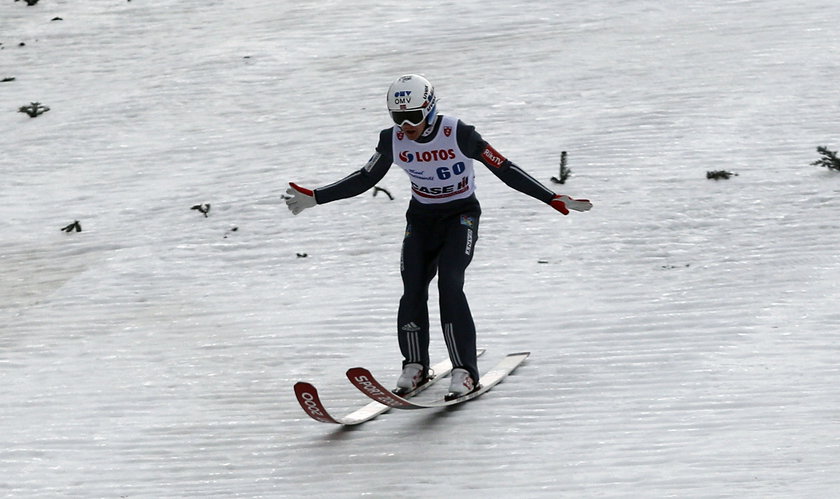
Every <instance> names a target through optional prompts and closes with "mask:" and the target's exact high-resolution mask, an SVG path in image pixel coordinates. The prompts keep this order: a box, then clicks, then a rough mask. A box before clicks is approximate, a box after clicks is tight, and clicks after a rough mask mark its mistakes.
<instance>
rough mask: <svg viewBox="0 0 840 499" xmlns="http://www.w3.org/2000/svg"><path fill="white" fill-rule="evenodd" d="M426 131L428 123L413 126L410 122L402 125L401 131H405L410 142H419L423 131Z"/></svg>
mask: <svg viewBox="0 0 840 499" xmlns="http://www.w3.org/2000/svg"><path fill="white" fill-rule="evenodd" d="M425 129H426V121H425V120H424V121H421V122H420V124H419V125H412V124H411V123H409V122H407V121H406V122H403V124H402V125H400V130H402V131H403V133H404V134H405V136H406V137H408V139H409V140H417V139H419V138H420V135H421V134H422V133H423V130H425Z"/></svg>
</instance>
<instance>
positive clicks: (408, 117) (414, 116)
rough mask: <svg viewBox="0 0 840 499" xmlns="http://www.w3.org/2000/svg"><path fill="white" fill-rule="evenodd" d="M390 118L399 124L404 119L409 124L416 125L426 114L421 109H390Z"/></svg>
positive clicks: (403, 121)
mask: <svg viewBox="0 0 840 499" xmlns="http://www.w3.org/2000/svg"><path fill="white" fill-rule="evenodd" d="M391 119H392V120H394V123H396V124H397V125H400V126H401V125H402V124H403V123H405V122H406V121H407V122H408V124H409V125H414V126H417V125H419V124H420V123H422V122H423V120H424V119H426V114H425V113H424V112H423V110H422V109H412V110H410V111H403V110H399V111H391Z"/></svg>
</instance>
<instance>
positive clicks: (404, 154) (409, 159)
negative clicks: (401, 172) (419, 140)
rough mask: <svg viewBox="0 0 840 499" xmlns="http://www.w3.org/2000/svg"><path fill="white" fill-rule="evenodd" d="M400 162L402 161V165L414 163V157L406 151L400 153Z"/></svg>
mask: <svg viewBox="0 0 840 499" xmlns="http://www.w3.org/2000/svg"><path fill="white" fill-rule="evenodd" d="M400 161H402V162H403V163H411V162H412V161H414V155H413V154H411V153H410V152H408V151H401V152H400Z"/></svg>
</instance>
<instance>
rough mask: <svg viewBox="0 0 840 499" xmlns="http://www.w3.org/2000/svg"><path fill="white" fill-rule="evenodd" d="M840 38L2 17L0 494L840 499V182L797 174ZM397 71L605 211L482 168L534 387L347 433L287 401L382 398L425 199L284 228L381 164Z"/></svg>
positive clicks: (497, 344) (431, 7)
mask: <svg viewBox="0 0 840 499" xmlns="http://www.w3.org/2000/svg"><path fill="white" fill-rule="evenodd" d="M838 15H840V6H838V5H837V4H836V3H835V2H830V1H828V0H813V1H809V2H806V3H805V4H791V3H788V2H781V1H779V0H755V1H744V0H725V1H710V0H699V1H693V2H689V3H688V4H687V5H683V4H680V3H673V5H671V4H670V3H669V4H665V3H663V2H653V1H647V0H636V1H622V0H609V1H607V2H601V3H597V2H596V3H593V4H590V5H581V4H579V3H574V2H552V3H543V4H538V5H534V4H526V3H506V2H494V1H490V2H478V1H474V0H467V1H461V2H451V1H444V2H426V3H423V4H420V5H414V4H406V3H404V2H402V3H398V2H390V1H386V2H368V1H350V2H347V1H344V2H337V1H324V2H319V3H304V4H299V3H298V4H295V3H292V2H278V1H277V0H271V1H269V0H253V1H250V2H234V1H232V0H205V1H195V0H182V1H179V2H171V1H170V2H167V1H162V0H156V1H155V0H148V1H143V0H133V1H130V2H125V1H117V0H107V1H106V0H96V1H89V2H69V1H60V0H54V1H50V0H42V1H40V2H39V3H38V4H37V5H35V6H32V7H27V6H26V5H25V4H24V2H11V1H6V2H3V4H2V5H0V44H2V45H0V79H3V78H8V77H14V78H15V79H14V81H9V82H4V83H0V149H2V154H0V175H2V184H0V185H2V187H0V220H2V222H3V229H2V231H0V247H1V248H2V250H0V279H2V286H0V321H2V322H0V323H2V329H0V399H2V404H0V492H2V494H4V495H6V496H9V497H191V496H203V497H302V496H314V497H444V496H446V495H449V494H453V493H454V494H458V496H459V497H481V498H484V497H512V496H520V497H574V498H577V497H761V498H767V497H808V498H811V497H840V494H838V492H837V490H838V487H840V461H838V458H837V456H838V455H840V361H838V359H840V355H838V354H840V347H839V346H838V345H840V342H838V340H840V333H838V325H840V311H838V310H840V308H838V298H840V289H838V288H839V287H840V284H838V282H840V254H838V252H837V247H838V243H840V237H839V236H838V230H839V229H840V222H838V220H839V219H840V217H838V214H840V196H838V193H840V174H838V173H837V172H833V171H829V170H827V169H825V168H819V167H816V166H811V165H810V163H811V162H812V161H814V160H816V159H818V156H817V154H816V152H815V148H816V146H819V145H826V146H828V147H829V148H830V149H832V150H837V149H838V148H840V144H838V126H837V123H838V119H837V117H838V116H840V100H838V99H837V90H836V88H837V86H836V82H837V81H838V77H840V62H838V61H840V59H838V52H839V51H840V41H838V40H840V39H838V38H837V37H836V36H835V33H836V23H835V22H834V20H835V19H836V18H837V17H838ZM55 17H60V18H61V19H62V20H60V21H59V20H56V21H51V19H53V18H55ZM21 42H23V43H25V45H24V46H20V45H19V44H20V43H21ZM406 72H420V73H423V74H425V75H427V76H428V77H429V78H430V79H431V80H432V81H433V82H434V83H435V84H436V87H437V92H438V94H439V96H440V99H441V100H440V108H441V112H442V113H444V114H447V113H449V114H454V115H457V116H459V117H460V118H462V119H463V120H465V121H467V122H469V123H472V124H475V125H476V126H477V127H478V130H479V131H480V132H481V133H482V135H483V136H484V137H485V138H486V139H488V140H489V141H490V142H491V143H492V144H493V145H494V146H495V147H496V148H497V149H498V150H499V151H501V152H502V153H503V154H505V155H506V156H507V157H509V158H511V159H512V160H514V161H515V162H517V163H518V164H519V165H521V166H522V167H523V168H524V169H526V170H527V171H528V172H530V173H531V174H532V175H533V176H535V177H537V178H539V179H540V180H542V181H544V182H546V183H547V184H548V183H549V180H548V179H549V178H550V177H551V176H554V175H556V174H557V166H558V163H559V158H560V152H561V151H563V150H565V151H568V154H569V166H570V167H571V169H572V171H573V176H572V177H571V179H570V181H569V182H568V183H567V184H566V185H564V186H557V187H558V190H560V191H561V192H563V193H566V194H570V195H573V196H580V197H587V198H589V199H591V200H592V201H593V202H594V204H595V207H594V208H593V210H592V211H591V212H589V213H585V214H579V213H573V214H572V215H570V216H568V217H563V216H562V215H560V214H558V213H556V212H554V211H553V210H551V209H550V208H547V207H546V206H544V205H541V204H540V203H538V202H535V201H534V200H532V199H530V198H527V197H525V196H522V195H520V194H518V193H516V192H514V191H512V190H510V189H508V188H507V187H506V186H504V185H503V184H501V183H500V182H498V181H497V180H496V179H495V178H494V177H493V176H492V174H490V173H489V172H486V171H483V172H482V171H479V173H478V182H479V198H480V199H481V202H482V206H483V209H484V214H483V217H482V225H481V233H480V241H479V242H478V245H477V253H476V257H475V260H474V261H473V264H472V266H471V268H470V271H469V273H468V295H469V297H470V300H471V306H472V309H473V313H474V315H475V318H476V322H477V324H478V327H479V345H480V346H482V347H484V348H487V350H488V352H487V354H486V355H485V357H484V358H483V361H482V365H483V366H484V367H485V368H486V367H488V366H490V365H492V363H494V362H495V361H496V360H498V359H500V358H501V357H502V356H504V354H505V353H508V352H514V351H523V350H528V351H531V352H532V355H531V357H530V359H529V360H528V361H527V362H526V363H525V364H524V365H523V366H521V367H520V368H519V369H518V370H517V371H516V372H515V373H514V374H513V375H512V376H511V377H510V378H508V379H507V380H506V381H505V382H504V383H502V384H500V385H499V386H497V387H496V388H494V389H493V391H492V392H491V393H489V394H487V395H486V396H484V397H482V398H480V399H477V400H476V401H474V402H470V403H468V404H464V405H462V406H459V407H458V408H456V409H452V410H443V411H425V412H419V413H418V412H411V413H406V412H400V413H398V412H396V411H392V412H389V413H386V414H385V415H383V416H381V417H380V418H378V419H376V420H374V421H373V422H371V423H368V424H365V425H363V426H362V427H358V428H355V429H341V428H335V427H331V426H327V425H323V424H319V423H316V422H314V421H312V420H310V419H309V418H308V417H307V416H306V415H305V414H304V413H303V411H302V410H301V409H300V407H299V406H298V404H297V402H296V401H295V399H294V394H293V392H292V385H293V384H294V382H296V381H297V380H300V379H305V380H308V381H311V382H313V383H315V384H316V385H317V386H319V387H320V390H321V395H322V397H323V398H324V400H325V403H326V404H327V406H328V409H330V410H332V411H334V412H336V413H337V414H341V413H343V412H344V411H349V410H352V409H355V408H356V407H358V406H359V405H361V404H364V403H366V402H367V400H366V399H365V398H364V397H363V396H362V395H361V394H358V393H356V392H355V390H354V389H353V388H352V387H351V386H350V385H349V383H347V382H346V380H345V379H344V371H345V370H346V369H347V368H349V367H352V366H355V365H364V366H366V367H368V368H370V369H371V370H372V371H373V372H374V373H376V374H378V375H379V376H380V377H382V378H383V379H384V380H386V381H387V382H393V381H394V379H395V377H396V375H397V371H398V368H399V361H400V358H399V352H398V349H397V344H396V336H395V323H394V322H395V316H396V306H397V301H398V298H399V295H400V291H401V284H400V280H399V273H398V265H399V243H400V240H401V237H402V231H403V228H404V219H403V213H404V209H405V205H406V203H407V201H408V196H409V194H408V188H407V182H406V179H405V178H404V176H403V174H402V173H401V172H399V171H398V170H397V169H396V168H395V169H393V172H392V173H389V175H388V176H387V177H386V178H385V179H384V180H383V182H382V184H381V186H382V187H385V188H387V189H388V190H389V191H390V192H392V193H393V194H394V195H395V196H396V198H397V199H396V200H395V201H388V200H387V199H386V198H385V197H383V196H381V195H380V196H377V197H372V196H370V195H369V194H366V195H363V196H360V197H358V198H355V199H352V200H347V201H343V202H338V203H334V204H330V205H325V206H320V207H317V208H316V209H312V210H308V211H306V212H305V213H303V214H301V215H299V216H297V217H292V216H291V215H290V214H289V213H288V211H287V210H286V208H285V206H284V204H283V201H282V199H281V194H282V192H283V190H284V187H285V183H286V182H287V181H289V180H294V181H297V182H299V183H301V184H303V185H306V186H310V187H315V186H318V185H324V184H327V183H330V182H332V181H335V180H337V179H339V178H341V177H343V176H344V175H346V174H348V173H350V172H351V171H353V170H355V169H357V168H359V167H360V166H361V165H362V164H364V162H365V161H366V160H367V158H368V157H369V156H370V154H371V153H372V151H373V147H374V146H375V141H376V138H377V135H376V134H377V132H378V130H380V129H381V128H384V127H387V126H388V116H387V113H386V112H385V109H384V92H385V89H386V88H387V85H388V84H389V83H390V82H391V80H392V79H393V78H395V77H396V76H398V75H399V74H402V73H406ZM36 101H37V102H41V103H42V104H44V105H47V106H49V107H50V111H49V112H47V113H45V114H43V115H41V116H39V117H37V118H35V119H30V118H29V117H27V116H26V115H24V114H21V113H17V112H16V110H17V109H18V108H19V107H20V106H23V105H26V104H28V103H30V102H36ZM720 169H725V170H729V171H732V172H735V173H737V174H738V175H737V176H734V177H732V178H731V179H729V180H722V181H712V180H707V179H706V178H705V174H706V172H707V171H710V170H720ZM202 203H210V204H211V210H210V212H209V213H208V217H204V216H202V215H201V214H200V213H199V212H197V211H195V210H191V209H190V208H191V207H192V206H193V205H196V204H202ZM74 220H79V222H80V224H81V226H82V228H83V231H82V232H79V233H70V234H68V233H63V232H61V231H60V230H59V229H60V228H61V227H63V226H65V225H67V224H69V223H71V222H73V221H74ZM299 254H300V255H304V254H305V255H306V256H305V257H303V256H298V255H299ZM435 299H436V293H433V301H434V300H435ZM436 311H437V306H436V305H433V306H432V314H433V322H435V321H436V315H435V314H436ZM432 349H433V353H432V357H433V359H434V360H439V359H442V358H444V356H445V349H444V346H443V341H442V338H441V337H440V336H437V335H433V338H432ZM430 391H432V392H434V391H435V390H430ZM434 395H435V394H434V393H433V394H429V395H428V397H433V396H434ZM425 396H426V395H424V397H425Z"/></svg>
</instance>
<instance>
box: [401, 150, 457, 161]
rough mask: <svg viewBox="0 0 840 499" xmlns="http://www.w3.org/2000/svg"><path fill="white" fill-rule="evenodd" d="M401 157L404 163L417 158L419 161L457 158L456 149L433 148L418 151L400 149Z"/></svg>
mask: <svg viewBox="0 0 840 499" xmlns="http://www.w3.org/2000/svg"><path fill="white" fill-rule="evenodd" d="M415 154H416V155H415ZM399 158H400V161H402V162H403V163H411V162H412V161H414V160H415V159H416V160H417V162H418V163H428V162H429V161H445V160H448V159H455V149H433V150H431V151H420V152H418V153H412V152H411V151H400V154H399Z"/></svg>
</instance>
